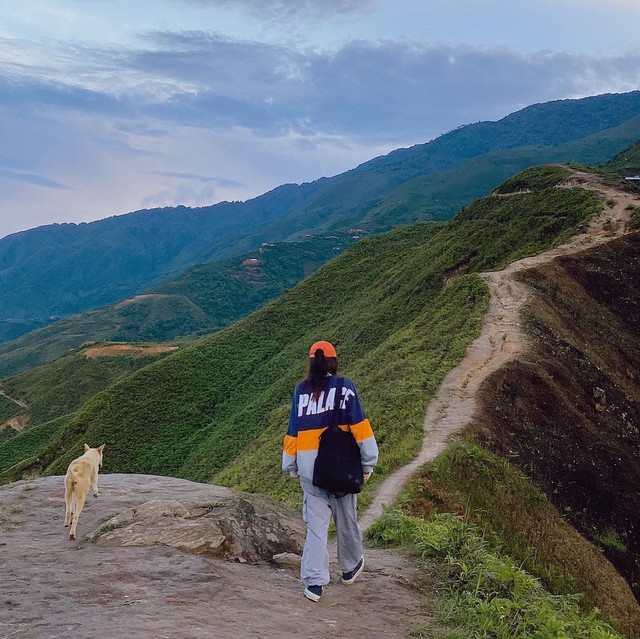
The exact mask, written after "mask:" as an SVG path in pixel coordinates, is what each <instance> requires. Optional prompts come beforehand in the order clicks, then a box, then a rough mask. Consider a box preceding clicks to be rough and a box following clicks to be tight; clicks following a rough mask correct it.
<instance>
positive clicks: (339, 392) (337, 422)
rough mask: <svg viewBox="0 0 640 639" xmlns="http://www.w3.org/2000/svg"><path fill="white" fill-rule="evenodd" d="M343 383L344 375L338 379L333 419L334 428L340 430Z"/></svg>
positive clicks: (332, 425)
mask: <svg viewBox="0 0 640 639" xmlns="http://www.w3.org/2000/svg"><path fill="white" fill-rule="evenodd" d="M343 385H344V377H338V378H337V380H336V394H335V397H334V400H333V419H332V420H331V428H332V430H338V428H339V426H340V404H341V403H342V387H343Z"/></svg>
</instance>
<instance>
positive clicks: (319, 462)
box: [313, 378, 364, 497]
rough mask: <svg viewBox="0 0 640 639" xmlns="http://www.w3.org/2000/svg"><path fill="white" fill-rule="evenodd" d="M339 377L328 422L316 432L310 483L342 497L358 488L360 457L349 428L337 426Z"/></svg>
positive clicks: (359, 482) (360, 488) (339, 396)
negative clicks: (316, 448)
mask: <svg viewBox="0 0 640 639" xmlns="http://www.w3.org/2000/svg"><path fill="white" fill-rule="evenodd" d="M343 381H344V380H343V378H338V381H337V384H336V395H335V400H334V408H333V415H332V420H331V425H330V426H329V427H328V428H326V429H325V430H324V431H323V433H322V435H320V444H319V446H318V456H317V457H316V461H315V464H314V467H313V485H314V486H316V487H318V488H323V489H324V490H326V491H328V492H330V493H331V494H332V495H333V496H334V497H344V496H345V495H348V494H355V493H359V492H361V491H362V486H363V484H364V474H363V472H362V457H361V456H360V447H359V446H358V444H357V442H356V439H355V437H354V436H353V433H352V432H351V428H350V427H349V430H348V431H344V430H342V429H341V428H339V427H338V424H339V415H340V403H341V401H342V385H343Z"/></svg>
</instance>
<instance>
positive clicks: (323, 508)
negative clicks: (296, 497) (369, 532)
mask: <svg viewBox="0 0 640 639" xmlns="http://www.w3.org/2000/svg"><path fill="white" fill-rule="evenodd" d="M356 502H357V497H356V495H345V496H344V497H342V498H340V499H336V498H335V497H332V496H331V495H328V496H327V497H318V496H317V495H312V494H310V493H308V492H307V491H306V490H305V491H304V502H303V504H302V518H303V519H304V522H305V523H306V524H307V539H306V541H305V544H304V550H303V552H302V564H301V566H300V579H302V581H303V582H304V585H305V586H325V585H326V584H328V583H329V552H328V550H327V534H328V532H329V521H330V519H331V515H333V520H334V522H335V524H336V537H337V542H338V563H339V564H340V568H341V569H342V572H350V571H351V570H353V569H354V568H355V567H356V566H357V565H358V562H359V561H360V557H362V529H361V528H360V525H359V524H358V515H357V512H356Z"/></svg>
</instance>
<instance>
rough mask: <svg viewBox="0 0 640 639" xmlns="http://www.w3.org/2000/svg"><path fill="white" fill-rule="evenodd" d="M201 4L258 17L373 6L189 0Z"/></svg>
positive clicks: (342, 0) (350, 0)
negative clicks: (240, 11) (246, 12)
mask: <svg viewBox="0 0 640 639" xmlns="http://www.w3.org/2000/svg"><path fill="white" fill-rule="evenodd" d="M189 1H190V2H192V3H196V4H202V5H215V6H218V7H223V8H233V9H238V8H241V9H244V10H245V11H248V12H249V13H251V14H253V15H255V16H258V17H260V18H263V19H264V18H267V19H273V20H276V19H283V18H288V17H289V18H290V17H300V18H325V17H333V16H344V15H345V14H354V13H364V12H368V11H371V10H373V9H374V8H375V6H376V4H377V3H376V2H375V1H374V0H189Z"/></svg>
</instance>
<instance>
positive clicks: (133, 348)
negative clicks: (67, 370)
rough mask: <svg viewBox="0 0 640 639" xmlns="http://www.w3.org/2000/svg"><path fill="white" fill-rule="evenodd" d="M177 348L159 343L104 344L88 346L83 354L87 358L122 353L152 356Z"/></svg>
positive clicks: (119, 354)
mask: <svg viewBox="0 0 640 639" xmlns="http://www.w3.org/2000/svg"><path fill="white" fill-rule="evenodd" d="M177 350H178V347H177V346H163V345H160V344H156V345H153V346H144V345H142V344H104V345H102V346H93V347H91V348H88V349H87V350H86V351H85V352H84V356H85V357H86V358H87V359H93V358H94V357H120V356H122V355H133V356H134V357H152V356H154V355H161V354H162V353H170V352H171V351H177Z"/></svg>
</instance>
